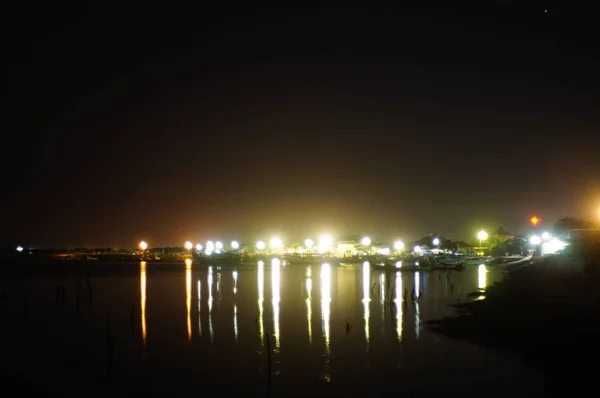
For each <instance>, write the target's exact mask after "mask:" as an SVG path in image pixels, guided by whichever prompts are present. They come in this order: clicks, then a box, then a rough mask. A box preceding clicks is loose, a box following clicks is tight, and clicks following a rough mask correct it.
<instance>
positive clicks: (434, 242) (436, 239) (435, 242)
mask: <svg viewBox="0 0 600 398" xmlns="http://www.w3.org/2000/svg"><path fill="white" fill-rule="evenodd" d="M432 243H433V245H434V246H438V245H439V244H440V240H439V239H438V238H433V242H432Z"/></svg>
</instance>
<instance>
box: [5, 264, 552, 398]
mask: <svg viewBox="0 0 600 398" xmlns="http://www.w3.org/2000/svg"><path fill="white" fill-rule="evenodd" d="M81 267H88V268H86V269H85V271H83V270H82V269H81V268H78V269H77V270H76V271H74V272H73V273H72V274H73V275H78V276H71V277H67V276H56V275H53V274H49V273H48V272H45V273H44V274H40V275H39V276H37V277H34V278H32V277H28V278H24V277H19V276H15V275H13V276H11V277H4V278H3V279H2V280H1V281H0V288H2V289H4V290H5V291H6V292H7V293H8V298H6V299H3V300H2V302H0V306H1V309H2V314H3V315H4V316H3V324H2V327H3V328H6V327H7V325H10V327H11V329H12V330H18V333H17V336H15V337H13V338H11V339H9V341H6V340H7V339H4V341H3V343H2V344H3V351H5V352H10V354H9V355H7V356H5V358H8V357H10V360H12V361H13V362H14V365H13V368H14V369H16V370H20V371H23V372H27V374H29V375H35V379H36V380H39V382H40V383H43V384H47V385H50V386H53V388H55V389H56V390H58V391H60V392H61V394H63V395H64V396H67V395H69V396H70V395H73V396H74V395H81V393H82V392H83V391H84V390H82V389H85V393H86V394H90V393H94V392H95V393H97V394H99V395H100V394H104V393H114V392H115V391H121V392H122V391H129V392H132V393H133V392H135V393H146V394H147V395H148V394H149V395H158V394H163V393H173V392H177V391H181V392H183V391H190V392H196V393H198V394H202V393H203V392H206V391H208V390H209V389H210V391H215V392H216V391H219V392H222V393H223V394H227V393H228V392H237V391H243V392H245V393H247V394H250V395H265V394H271V395H274V396H282V395H284V396H291V395H294V396H306V395H307V394H309V395H313V396H314V395H319V396H328V395H331V394H339V393H343V394H345V395H352V396H354V395H360V396H384V395H387V394H389V393H395V394H400V395H401V396H402V394H406V396H408V394H409V393H410V394H412V396H415V397H419V396H429V395H431V394H433V393H436V394H437V393H451V394H454V393H460V394H461V395H462V396H473V397H475V396H482V393H483V395H485V396H490V395H492V396H507V395H508V394H511V395H513V396H515V395H516V396H541V395H542V394H541V391H542V385H543V380H542V376H541V374H540V373H538V372H536V371H534V370H532V369H530V368H527V367H525V366H524V365H523V364H521V363H520V362H519V361H518V359H516V358H513V357H508V356H505V355H503V354H499V353H496V352H491V351H487V350H485V349H483V348H479V347H476V346H473V345H471V344H469V343H465V342H460V341H455V340H449V339H445V338H443V337H440V336H438V335H435V334H433V333H432V332H430V331H429V330H428V329H427V326H426V324H425V321H427V320H430V319H436V318H440V317H442V316H445V315H449V314H453V310H452V309H450V308H448V305H449V304H455V303H457V302H459V301H465V300H466V299H465V296H466V294H468V293H469V292H472V291H473V290H475V289H477V288H478V287H485V286H486V285H488V284H492V283H494V282H495V281H500V280H501V278H502V274H501V273H500V272H498V271H496V270H494V269H492V268H491V267H488V269H487V270H486V269H485V267H469V268H467V269H466V270H464V271H463V272H431V273H428V272H421V273H419V272H400V271H397V272H395V271H394V272H389V271H388V272H384V271H383V270H381V269H377V268H371V267H370V266H365V265H362V264H356V265H348V266H345V267H341V266H338V265H331V266H329V265H328V264H314V265H312V266H301V265H288V266H284V265H283V264H281V263H279V262H278V261H274V262H269V261H267V262H265V263H264V264H263V263H258V264H253V265H244V266H241V267H237V268H236V269H235V270H234V269H232V268H231V267H230V266H223V267H219V266H218V265H215V266H210V267H209V266H196V265H190V264H183V263H182V264H170V265H169V264H142V265H105V264H93V265H91V266H90V265H82V266H81ZM85 274H89V282H88V280H87V278H86V277H85V276H84V275H85ZM59 284H62V285H64V286H65V304H64V305H63V306H61V305H60V304H57V299H56V297H57V285H59ZM413 288H414V289H415V291H416V292H417V293H416V296H420V297H417V298H415V299H414V300H413V298H412V297H411V296H412V293H411V292H412V291H413ZM78 292H79V293H78ZM59 301H60V300H59ZM392 302H393V305H391V303H392ZM348 325H349V328H348ZM109 335H110V336H111V337H109ZM268 336H270V337H268ZM267 339H268V341H267ZM109 340H110V342H109ZM267 344H269V346H270V348H271V374H272V377H271V382H270V383H268V382H267V381H268V375H269V365H268V364H269V360H268V357H269V355H268V350H267ZM111 351H112V360H109V357H110V355H111V354H110V352H111ZM7 361H8V360H7ZM5 363H6V362H5ZM90 385H91V386H94V388H93V390H88V389H89V386H90Z"/></svg>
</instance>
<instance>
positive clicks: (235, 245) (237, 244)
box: [231, 240, 240, 250]
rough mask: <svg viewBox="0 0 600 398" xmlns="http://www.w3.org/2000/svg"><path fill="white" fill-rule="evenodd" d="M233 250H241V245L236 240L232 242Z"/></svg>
mask: <svg viewBox="0 0 600 398" xmlns="http://www.w3.org/2000/svg"><path fill="white" fill-rule="evenodd" d="M231 248H232V249H233V250H237V249H239V248H240V244H239V243H238V242H237V241H235V240H234V241H232V242H231Z"/></svg>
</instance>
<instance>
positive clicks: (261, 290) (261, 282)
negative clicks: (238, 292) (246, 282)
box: [257, 261, 265, 345]
mask: <svg viewBox="0 0 600 398" xmlns="http://www.w3.org/2000/svg"><path fill="white" fill-rule="evenodd" d="M257 275H258V327H259V335H260V344H261V345H264V344H265V321H264V308H263V302H264V301H265V263H264V262H262V261H259V262H258V270H257Z"/></svg>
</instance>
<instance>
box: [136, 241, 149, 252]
mask: <svg viewBox="0 0 600 398" xmlns="http://www.w3.org/2000/svg"><path fill="white" fill-rule="evenodd" d="M138 247H139V248H140V250H146V249H147V248H148V244H147V243H146V242H144V241H141V242H140V243H139V245H138Z"/></svg>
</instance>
